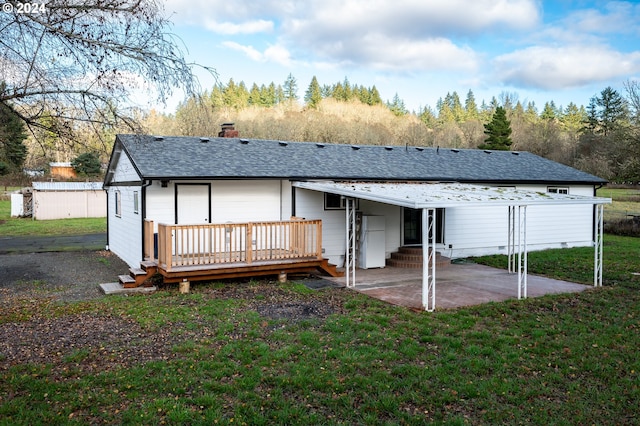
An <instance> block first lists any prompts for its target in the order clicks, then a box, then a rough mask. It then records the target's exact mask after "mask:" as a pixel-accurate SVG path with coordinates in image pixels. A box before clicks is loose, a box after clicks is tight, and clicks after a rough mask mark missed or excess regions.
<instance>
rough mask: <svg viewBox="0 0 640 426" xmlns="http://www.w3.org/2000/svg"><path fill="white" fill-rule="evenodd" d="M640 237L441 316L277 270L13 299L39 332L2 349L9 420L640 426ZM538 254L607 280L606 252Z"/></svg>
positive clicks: (2, 405)
mask: <svg viewBox="0 0 640 426" xmlns="http://www.w3.org/2000/svg"><path fill="white" fill-rule="evenodd" d="M639 250H640V239H634V238H629V237H613V236H608V235H607V236H606V238H605V254H604V261H605V269H604V280H605V286H604V287H602V288H598V289H592V290H589V291H586V292H583V293H579V294H569V295H555V296H547V297H543V298H536V299H527V300H523V301H517V300H511V301H507V302H504V303H490V304H486V305H482V306H477V307H472V308H463V309H457V310H450V311H446V310H445V311H436V312H434V313H426V312H414V311H411V310H408V309H404V308H399V307H394V306H390V305H387V304H385V303H382V302H379V301H376V300H373V299H370V298H368V297H366V296H364V295H361V294H358V293H356V292H353V291H350V290H346V289H325V290H320V291H312V290H308V289H306V287H304V286H302V285H300V284H297V283H292V282H289V283H284V284H278V283H275V282H267V281H260V282H249V283H234V284H224V285H223V284H219V283H217V284H216V283H210V284H196V285H193V286H192V290H193V292H192V293H191V294H189V295H181V294H179V293H178V292H177V291H176V290H175V289H165V290H163V291H160V292H158V293H156V294H154V295H152V296H142V297H109V298H104V299H99V300H97V301H93V302H82V303H74V304H59V303H55V302H52V301H51V300H50V299H48V298H46V297H41V298H34V297H29V298H25V299H24V300H14V301H13V303H12V304H11V307H10V308H8V307H7V306H8V305H6V306H5V308H4V309H2V311H0V330H3V328H4V329H6V330H9V329H10V330H20V332H21V333H23V336H25V337H24V338H25V341H26V339H27V337H26V336H27V335H28V334H29V335H32V334H34V333H35V335H34V336H31V338H32V339H31V340H29V341H33V342H36V343H34V344H33V345H32V346H30V347H24V348H23V351H24V353H20V356H23V357H28V358H29V359H30V360H31V361H30V362H23V363H19V364H15V363H12V362H10V361H11V357H10V355H9V353H8V352H7V353H6V354H5V355H2V350H0V360H2V361H3V362H2V363H0V424H12V425H13V424H87V423H91V424H122V423H129V424H131V423H143V424H207V425H210V424H250V425H254V424H304V425H309V424H376V425H377V424H425V423H436V424H454V425H456V424H460V425H462V424H474V425H477V424H487V425H495V424H525V423H526V424H610V425H620V424H634V423H635V424H637V422H638V418H637V415H638V404H639V403H640V375H639V373H640V357H639V356H638V348H639V347H640V333H639V327H640V321H639V315H640V283H639V281H638V280H640V278H639V277H636V276H635V275H633V273H634V272H639V271H640V259H639V258H638V255H637V253H638V251H639ZM477 260H478V261H480V262H483V263H490V262H494V261H496V260H497V259H496V257H489V258H482V259H477ZM499 260H500V261H501V263H502V265H504V264H506V262H505V260H504V258H502V259H499ZM529 265H530V271H531V272H532V273H547V274H550V275H553V276H556V277H560V278H565V279H573V280H575V281H581V282H587V283H590V282H591V279H592V268H593V251H592V250H591V249H584V250H583V249H564V250H556V251H548V252H533V253H530V254H529ZM296 306H297V307H300V306H302V307H303V308H304V309H302V310H300V312H302V313H306V314H308V315H306V316H302V317H301V318H292V317H290V316H288V315H287V313H290V312H291V311H292V310H293V309H294V307H296ZM318 306H323V307H327V308H331V309H329V310H327V311H326V312H322V313H321V314H317V315H316V314H314V312H316V309H317V307H318ZM276 307H277V308H279V310H276V311H277V312H280V313H281V314H282V315H281V316H279V315H274V308H276ZM72 324H81V325H83V327H76V328H77V330H76V328H74V327H70V325H72ZM72 330H75V331H73V332H72ZM123 330H125V331H128V332H124V333H123ZM38 333H41V334H38ZM73 333H75V334H73ZM51 336H54V337H55V336H58V337H57V338H54V337H51ZM69 336H75V337H74V338H73V339H71V338H70V337H69ZM48 340H51V341H52V342H55V343H56V345H52V346H50V347H46V346H43V344H41V343H37V342H45V341H48ZM0 348H2V343H1V342H0Z"/></svg>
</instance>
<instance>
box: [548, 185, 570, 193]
mask: <svg viewBox="0 0 640 426" xmlns="http://www.w3.org/2000/svg"><path fill="white" fill-rule="evenodd" d="M547 192H551V193H553V194H568V193H569V188H564V187H558V186H549V187H547Z"/></svg>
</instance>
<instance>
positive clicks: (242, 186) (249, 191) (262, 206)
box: [211, 180, 288, 223]
mask: <svg viewBox="0 0 640 426" xmlns="http://www.w3.org/2000/svg"><path fill="white" fill-rule="evenodd" d="M211 194H212V198H211V204H212V206H211V207H212V208H211V214H212V218H211V221H212V223H225V222H251V221H261V220H265V221H266V220H269V221H271V220H280V219H281V217H282V214H281V212H280V209H281V201H280V181H277V180H255V181H252V180H248V181H214V182H213V185H212V188H211ZM287 219H288V216H287Z"/></svg>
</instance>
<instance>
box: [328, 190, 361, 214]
mask: <svg viewBox="0 0 640 426" xmlns="http://www.w3.org/2000/svg"><path fill="white" fill-rule="evenodd" d="M354 205H355V208H356V210H357V209H359V208H360V199H359V198H356V199H355V203H354ZM346 206H347V198H346V197H345V196H343V195H338V194H330V193H328V192H325V193H324V209H325V210H344V209H345V208H346Z"/></svg>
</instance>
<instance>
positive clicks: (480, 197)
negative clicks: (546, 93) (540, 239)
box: [293, 181, 611, 209]
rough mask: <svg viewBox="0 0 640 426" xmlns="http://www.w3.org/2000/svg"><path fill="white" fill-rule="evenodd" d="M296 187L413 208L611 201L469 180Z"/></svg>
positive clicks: (309, 183)
mask: <svg viewBox="0 0 640 426" xmlns="http://www.w3.org/2000/svg"><path fill="white" fill-rule="evenodd" d="M293 186H295V187H298V188H303V189H310V190H313V191H321V192H331V193H334V194H339V195H344V196H345V197H357V198H362V199H364V200H371V201H377V202H379V203H386V204H393V205H396V206H401V207H410V208H413V209H424V208H435V207H457V206H462V205H464V206H468V207H470V206H474V205H475V206H486V205H495V206H534V205H545V206H547V205H550V204H609V203H611V198H602V197H588V196H584V195H571V194H554V193H548V192H536V191H527V190H522V189H514V188H504V187H492V186H481V185H472V184H467V183H362V182H354V183H337V182H331V181H322V182H320V181H315V182H293Z"/></svg>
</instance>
